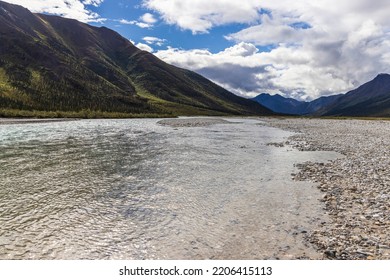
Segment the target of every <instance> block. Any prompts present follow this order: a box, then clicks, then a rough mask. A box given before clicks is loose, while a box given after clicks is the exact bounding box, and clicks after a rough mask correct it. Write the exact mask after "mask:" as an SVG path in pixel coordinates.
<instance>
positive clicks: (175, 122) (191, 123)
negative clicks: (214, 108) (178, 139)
mask: <svg viewBox="0 0 390 280" xmlns="http://www.w3.org/2000/svg"><path fill="white" fill-rule="evenodd" d="M158 123H159V124H161V125H166V126H171V127H200V126H210V125H214V124H225V123H231V122H229V121H227V120H224V119H222V118H178V119H163V120H161V121H158Z"/></svg>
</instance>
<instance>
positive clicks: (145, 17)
mask: <svg viewBox="0 0 390 280" xmlns="http://www.w3.org/2000/svg"><path fill="white" fill-rule="evenodd" d="M140 19H141V20H142V21H143V22H146V23H149V24H153V23H156V22H157V19H155V18H154V15H152V14H150V13H146V14H143V15H142V16H141V17H140Z"/></svg>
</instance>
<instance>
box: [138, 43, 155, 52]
mask: <svg viewBox="0 0 390 280" xmlns="http://www.w3.org/2000/svg"><path fill="white" fill-rule="evenodd" d="M135 46H136V47H137V48H139V49H141V50H143V51H147V52H153V48H152V47H150V46H149V45H147V44H143V43H138V44H136V45H135Z"/></svg>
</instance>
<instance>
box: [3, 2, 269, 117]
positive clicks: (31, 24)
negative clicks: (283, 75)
mask: <svg viewBox="0 0 390 280" xmlns="http://www.w3.org/2000/svg"><path fill="white" fill-rule="evenodd" d="M0 8H1V9H0V34H1V50H0V109H1V112H2V115H3V116H14V115H15V114H16V115H18V114H19V115H25V116H28V115H31V116H44V115H45V114H43V112H47V115H48V116H53V115H54V116H55V115H61V116H68V115H69V116H73V115H75V114H77V115H78V117H79V116H84V115H85V116H86V117H88V116H89V115H91V116H103V115H104V114H107V115H113V116H114V115H117V116H133V115H134V116H141V115H149V114H151V115H160V116H173V115H183V114H184V115H226V114H229V115H241V114H244V115H259V114H267V115H268V114H271V113H272V112H271V111H270V110H268V109H265V108H264V107H262V106H261V105H259V104H257V103H255V102H253V101H250V100H247V99H244V98H241V97H238V96H236V95H234V94H232V93H230V92H228V91H226V90H225V89H223V88H221V87H219V86H217V85H215V84H214V83H212V82H211V81H209V80H207V79H205V78H203V77H202V76H200V75H197V74H195V73H193V72H191V71H188V70H184V69H180V68H177V67H174V66H172V65H169V64H166V63H164V62H163V61H161V60H159V59H158V58H157V57H155V56H154V55H152V54H150V53H148V52H144V51H141V50H139V49H138V48H136V47H135V46H134V45H133V44H131V43H130V42H129V41H128V40H127V39H125V38H123V37H121V36H120V35H119V34H118V33H116V32H114V31H112V30H110V29H108V28H105V27H101V28H98V27H93V26H90V25H87V24H84V23H80V22H78V21H76V20H71V19H65V18H61V17H57V16H49V15H42V14H32V13H30V12H29V11H28V10H27V9H24V8H22V7H20V6H16V5H11V4H8V3H4V2H1V1H0ZM16 112H18V113H16ZM37 112H40V113H37ZM58 112H60V113H58ZM85 112H89V113H87V114H85ZM91 112H93V113H91ZM102 112H104V114H103V113H102ZM102 114H103V115H102Z"/></svg>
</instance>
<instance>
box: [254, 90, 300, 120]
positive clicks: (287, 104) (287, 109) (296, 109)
mask: <svg viewBox="0 0 390 280" xmlns="http://www.w3.org/2000/svg"><path fill="white" fill-rule="evenodd" d="M252 100H254V101H256V102H258V103H259V104H261V105H263V106H264V107H266V108H268V109H270V110H272V111H274V112H275V113H284V114H291V115H302V111H303V110H304V109H303V107H304V102H301V101H298V100H295V99H293V98H285V97H283V96H281V95H279V94H275V95H270V94H268V93H262V94H260V95H258V96H256V97H254V98H252Z"/></svg>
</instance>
